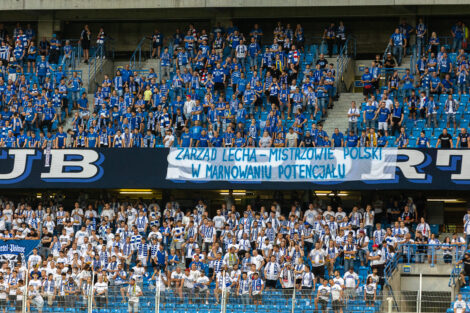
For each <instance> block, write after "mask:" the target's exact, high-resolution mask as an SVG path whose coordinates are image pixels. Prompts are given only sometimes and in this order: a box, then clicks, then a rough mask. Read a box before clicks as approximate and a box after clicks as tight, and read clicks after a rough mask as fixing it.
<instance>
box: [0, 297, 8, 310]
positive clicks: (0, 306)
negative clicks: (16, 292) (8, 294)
mask: <svg viewBox="0 0 470 313" xmlns="http://www.w3.org/2000/svg"><path fill="white" fill-rule="evenodd" d="M6 307H7V299H0V310H4V309H5V308H6Z"/></svg>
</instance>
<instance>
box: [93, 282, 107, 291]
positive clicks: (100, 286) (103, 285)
mask: <svg viewBox="0 0 470 313" xmlns="http://www.w3.org/2000/svg"><path fill="white" fill-rule="evenodd" d="M106 290H108V284H107V283H105V282H101V283H100V282H97V283H96V284H95V293H102V292H104V291H106Z"/></svg>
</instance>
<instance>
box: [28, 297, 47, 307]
mask: <svg viewBox="0 0 470 313" xmlns="http://www.w3.org/2000/svg"><path fill="white" fill-rule="evenodd" d="M31 303H32V304H33V305H34V306H35V307H36V308H37V309H42V307H43V305H44V299H43V298H42V297H41V296H36V297H34V299H32V300H31Z"/></svg>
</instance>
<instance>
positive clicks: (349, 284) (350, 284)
mask: <svg viewBox="0 0 470 313" xmlns="http://www.w3.org/2000/svg"><path fill="white" fill-rule="evenodd" d="M343 278H344V283H345V286H346V288H356V285H357V281H358V280H359V276H358V275H357V274H356V273H355V272H352V273H351V272H349V271H347V272H346V273H344V277H343Z"/></svg>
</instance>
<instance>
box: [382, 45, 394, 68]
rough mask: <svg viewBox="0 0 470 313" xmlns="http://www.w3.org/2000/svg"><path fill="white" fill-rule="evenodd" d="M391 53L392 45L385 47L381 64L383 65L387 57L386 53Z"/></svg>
mask: <svg viewBox="0 0 470 313" xmlns="http://www.w3.org/2000/svg"><path fill="white" fill-rule="evenodd" d="M390 51H392V45H390V43H388V44H387V47H386V48H385V51H384V54H383V56H382V62H383V63H385V58H386V57H387V53H389V52H390Z"/></svg>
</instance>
